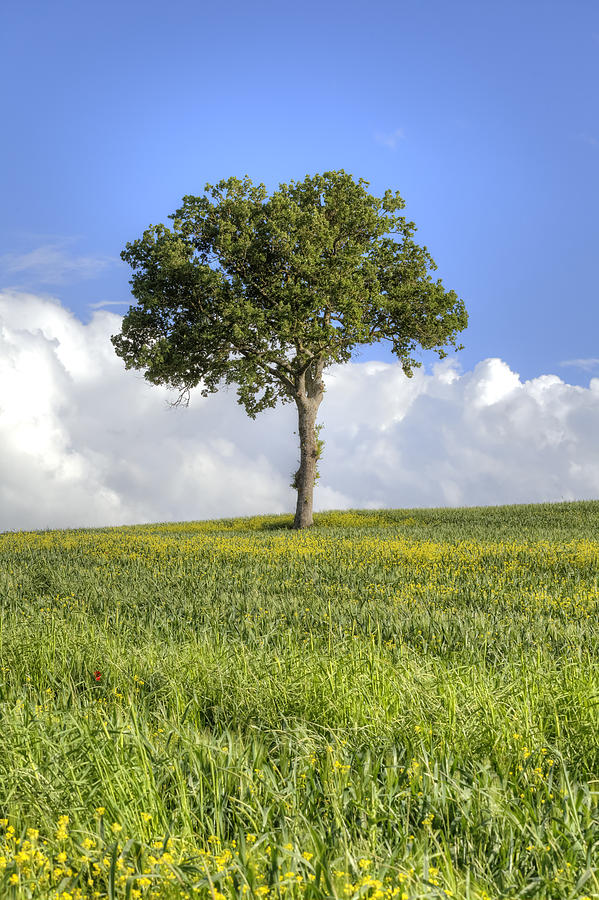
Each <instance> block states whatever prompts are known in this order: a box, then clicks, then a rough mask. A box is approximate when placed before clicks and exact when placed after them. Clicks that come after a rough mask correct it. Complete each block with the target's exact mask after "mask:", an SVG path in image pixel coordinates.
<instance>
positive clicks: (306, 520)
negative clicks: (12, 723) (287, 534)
mask: <svg viewBox="0 0 599 900" xmlns="http://www.w3.org/2000/svg"><path fill="white" fill-rule="evenodd" d="M296 402H297V409H298V413H299V436H300V467H299V469H298V471H297V473H296V484H297V506H296V509H295V520H294V522H293V527H294V528H309V527H310V525H313V524H314V521H313V519H312V503H313V496H314V481H315V476H316V463H317V460H318V451H317V447H316V430H315V426H316V413H317V412H318V407H319V406H320V400H318V401H317V400H316V399H306V398H297V399H296Z"/></svg>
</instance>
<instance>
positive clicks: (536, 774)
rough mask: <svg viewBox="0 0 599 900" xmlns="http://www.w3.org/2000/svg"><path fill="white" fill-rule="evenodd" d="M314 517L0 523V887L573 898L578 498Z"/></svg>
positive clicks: (590, 559) (594, 765) (583, 719)
mask: <svg viewBox="0 0 599 900" xmlns="http://www.w3.org/2000/svg"><path fill="white" fill-rule="evenodd" d="M314 518H315V526H314V528H312V529H310V530H308V531H305V532H299V533H298V532H295V531H293V530H292V529H291V528H290V526H291V523H292V517H291V516H262V517H252V518H248V519H234V520H220V521H217V522H214V521H212V522H191V523H184V522H183V523H168V524H156V525H146V526H132V527H123V528H109V529H91V530H76V531H75V530H73V531H47V532H30V533H22V532H21V533H5V534H3V535H0V599H1V607H0V609H1V614H0V715H1V723H0V728H1V746H0V820H1V822H2V823H3V824H2V825H0V834H2V833H3V835H4V837H1V836H0V897H2V898H3V897H7V898H10V897H15V898H16V897H31V898H37V897H52V898H60V900H78V898H83V897H97V898H107V897H111V898H116V897H123V898H125V897H130V898H132V900H137V898H142V897H161V898H162V897H164V898H179V897H207V898H208V897H210V898H214V900H222V898H223V897H224V898H233V897H242V896H247V897H256V898H258V897H279V896H284V897H290V898H295V897H305V898H324V897H327V898H328V897H331V898H332V897H337V898H357V897H373V898H377V900H378V898H391V897H397V898H400V900H408V898H409V900H412V898H429V897H430V898H444V897H448V896H449V897H454V898H469V900H470V898H471V900H484V898H492V900H494V898H500V897H501V898H504V897H505V898H508V897H509V898H516V897H523V898H525V897H526V898H569V900H570V898H571V900H582V898H583V897H599V873H598V864H597V860H598V858H599V740H598V737H599V656H598V649H599V646H598V645H599V627H598V621H597V604H598V601H599V542H598V540H597V535H598V530H597V526H598V525H599V502H593V501H589V502H581V503H564V504H542V505H537V506H514V507H494V508H476V509H438V510H429V509H425V510H379V511H359V510H357V511H349V512H346V513H339V512H332V513H321V514H316V515H315V517H314ZM61 817H62V818H61ZM65 817H68V819H67V818H65Z"/></svg>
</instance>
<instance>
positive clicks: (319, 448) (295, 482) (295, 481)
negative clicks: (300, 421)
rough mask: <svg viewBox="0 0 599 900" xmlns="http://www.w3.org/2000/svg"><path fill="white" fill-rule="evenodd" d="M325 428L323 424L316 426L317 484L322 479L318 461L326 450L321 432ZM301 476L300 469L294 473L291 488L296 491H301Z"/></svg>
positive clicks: (315, 476)
mask: <svg viewBox="0 0 599 900" xmlns="http://www.w3.org/2000/svg"><path fill="white" fill-rule="evenodd" d="M323 427H324V425H323V424H322V423H321V424H320V425H315V426H314V431H315V437H316V472H315V475H314V481H315V482H316V481H318V479H319V478H320V472H319V471H318V460H319V459H320V458H321V456H322V451H323V450H324V445H325V442H324V441H322V440H321V439H320V430H321V428H323ZM294 434H295V432H294ZM299 476H300V469H298V470H297V472H294V473H293V480H292V482H291V484H290V485H289V487H292V488H293V490H294V491H297V490H299Z"/></svg>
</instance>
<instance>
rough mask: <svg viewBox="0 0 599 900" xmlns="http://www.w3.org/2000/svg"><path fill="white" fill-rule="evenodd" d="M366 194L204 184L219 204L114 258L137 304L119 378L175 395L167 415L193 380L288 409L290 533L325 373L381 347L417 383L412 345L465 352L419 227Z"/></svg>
mask: <svg viewBox="0 0 599 900" xmlns="http://www.w3.org/2000/svg"><path fill="white" fill-rule="evenodd" d="M368 184H369V182H367V181H363V179H361V178H360V179H359V182H358V184H356V183H355V182H354V181H353V179H352V176H351V175H348V174H346V173H345V172H344V171H343V169H341V170H339V171H336V172H325V173H324V175H315V176H314V177H313V178H311V177H309V176H306V178H305V180H304V181H303V182H298V183H295V182H293V181H292V182H291V183H290V184H289V185H286V184H280V185H279V190H278V191H274V192H273V194H272V196H271V197H270V199H267V191H266V188H265V187H264V185H263V184H260V185H259V186H258V187H254V186H253V185H252V183H251V181H250V179H249V177H248V176H247V175H246V176H245V178H244V180H243V182H241V181H240V180H239V179H238V178H229V179H228V180H226V181H225V180H223V181H220V182H219V183H218V184H217V185H216V187H213V186H212V185H210V184H207V185H206V187H205V189H204V190H205V192H208V191H209V190H210V193H211V196H212V198H213V199H214V200H215V201H216V202H215V203H211V202H210V200H209V199H208V198H207V197H193V196H186V197H184V198H183V205H182V206H181V208H180V209H178V210H177V211H176V212H175V213H174V214H172V215H170V216H169V218H170V219H172V220H173V228H172V229H169V228H167V227H165V226H164V225H150V227H149V228H147V229H146V231H144V233H143V236H142V237H141V238H140V239H139V240H137V241H134V242H133V243H128V244H127V245H126V249H125V250H123V252H122V253H121V258H122V259H124V260H125V261H126V262H128V263H129V264H130V265H131V266H132V268H133V270H134V272H133V278H132V280H131V281H130V284H131V285H132V289H131V292H132V294H133V296H134V297H135V298H136V300H137V305H136V306H132V307H130V308H129V311H128V312H127V314H126V315H125V317H124V319H123V323H122V330H121V332H120V333H119V334H116V335H113V336H112V337H111V341H112V344H113V345H114V348H115V351H116V353H117V355H118V356H120V357H121V358H122V359H123V360H124V362H125V367H126V368H127V369H130V368H135V369H145V373H144V377H145V378H146V379H147V380H148V381H150V382H151V383H153V384H167V385H169V386H171V387H174V388H176V389H178V390H179V392H180V393H179V398H178V400H176V401H175V402H174V404H173V405H177V404H179V403H182V402H183V403H185V404H186V405H187V404H188V403H189V392H190V390H191V389H192V388H194V387H196V386H197V385H198V384H199V382H200V381H201V382H202V383H203V389H202V391H201V393H202V396H204V397H207V396H208V394H209V393H214V392H215V391H216V390H217V389H218V385H219V383H220V382H221V381H222V379H223V378H224V379H225V381H226V383H228V384H231V383H235V384H237V385H238V390H237V396H238V402H239V403H240V404H242V405H243V406H244V407H245V410H246V412H247V414H248V415H249V416H251V418H252V419H255V418H256V414H257V413H259V412H262V410H264V409H269V408H273V407H274V406H276V403H277V401H278V400H281V402H282V403H290V402H292V401H293V402H294V403H295V404H296V406H297V411H298V417H299V438H300V457H301V459H300V466H299V469H298V470H297V472H296V473H295V476H294V478H293V483H292V487H294V488H295V489H296V490H297V506H296V512H295V520H294V524H293V527H294V528H306V527H308V526H310V525H312V523H313V520H312V498H313V492H314V481H315V478H317V477H318V474H317V471H316V466H317V461H318V457H319V456H320V452H321V449H322V445H323V442H322V441H320V440H319V439H318V430H319V427H320V426H316V414H317V412H318V408H319V406H320V403H321V401H322V397H323V393H324V390H325V387H324V384H323V380H322V376H323V372H324V370H325V368H326V367H327V366H329V365H331V364H332V363H341V362H347V361H348V360H349V359H350V358H351V351H352V349H353V348H354V347H355V345H356V344H372V343H373V342H374V341H379V340H389V341H391V342H392V349H393V352H394V353H395V354H396V356H397V357H398V359H399V361H400V362H401V365H402V368H403V371H404V372H405V374H406V375H407V376H409V377H411V375H412V368H413V367H415V366H419V365H420V363H419V362H416V361H415V360H414V359H413V358H412V356H411V354H412V353H413V352H414V349H415V347H416V346H418V345H419V346H420V347H422V348H424V349H433V350H435V351H436V352H437V353H438V355H439V357H440V358H441V359H442V358H443V357H445V356H447V354H446V353H445V352H444V350H443V346H444V345H447V344H448V343H449V344H451V345H452V346H453V347H455V348H456V350H461V349H462V346H461V345H460V346H456V343H455V337H456V334H457V332H459V331H462V330H463V329H464V328H465V327H466V324H467V321H468V314H467V312H466V309H465V307H464V304H463V302H462V301H461V300H459V299H458V297H457V295H456V294H455V293H454V291H447V292H446V291H445V290H444V289H443V286H442V283H441V281H440V280H438V281H433V280H432V279H431V277H430V275H429V274H428V271H429V270H433V269H436V268H437V267H436V265H435V263H434V261H433V259H432V257H431V256H430V255H429V253H428V252H427V248H426V247H424V246H423V247H419V246H418V245H417V244H416V243H414V241H413V240H412V236H413V234H414V232H415V230H416V226H415V224H414V223H413V222H407V221H406V219H405V218H404V217H403V216H398V215H394V213H395V211H396V210H400V209H403V208H404V206H405V204H404V201H403V200H402V199H401V197H400V195H399V193H395V194H392V193H391V191H386V192H385V195H384V197H383V199H382V200H381V199H379V198H377V197H374V196H372V195H370V194H368V193H367V192H366V191H365V189H364V187H363V186H362V185H368ZM388 234H392V235H399V241H398V242H396V241H394V240H392V239H390V238H389V237H385V236H384V235H388ZM262 390H263V393H262V395H261V396H260V397H258V394H259V392H261V391H262Z"/></svg>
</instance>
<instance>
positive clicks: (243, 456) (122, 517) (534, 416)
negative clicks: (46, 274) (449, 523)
mask: <svg viewBox="0 0 599 900" xmlns="http://www.w3.org/2000/svg"><path fill="white" fill-rule="evenodd" d="M120 323H121V316H119V315H117V314H115V313H113V312H109V311H107V310H97V311H96V312H95V313H94V315H93V317H92V319H91V321H90V322H89V324H87V325H84V324H82V322H80V321H79V320H78V319H77V317H76V316H74V315H73V314H72V313H71V312H69V311H68V310H67V309H65V308H64V307H63V306H62V305H61V303H60V302H59V301H58V300H55V301H51V300H48V299H47V298H41V297H38V296H35V295H33V294H27V293H24V292H20V291H6V292H4V293H0V530H12V529H35V528H47V527H52V528H63V527H83V526H94V525H118V524H126V523H134V522H159V521H182V520H191V519H206V518H220V517H224V516H243V515H251V514H255V513H269V512H270V513H282V512H289V513H290V512H292V511H293V510H294V507H295V497H296V494H295V491H293V489H292V488H291V487H290V486H289V482H290V481H291V476H292V473H293V472H294V471H295V469H296V468H297V461H298V455H299V450H298V445H297V435H295V434H294V431H297V415H296V410H295V407H294V406H293V405H285V406H279V407H277V408H276V409H274V410H267V411H266V412H264V413H262V414H260V415H258V416H257V418H256V419H255V420H252V419H249V418H248V417H247V415H246V414H245V411H244V409H243V407H241V406H239V405H238V404H237V397H236V393H235V388H234V386H230V387H227V386H223V388H222V389H221V390H220V391H219V392H218V393H216V394H211V395H210V396H209V397H206V398H205V397H202V396H201V394H200V393H199V390H196V391H195V392H192V395H191V403H190V406H189V408H187V409H185V408H178V409H171V408H169V406H168V400H172V399H175V397H176V392H173V391H168V390H167V389H166V388H159V387H156V386H153V385H150V384H148V383H147V382H146V381H145V380H144V378H143V375H142V373H140V372H135V371H129V372H127V371H126V370H125V368H124V365H123V363H122V361H121V360H120V359H119V358H118V357H117V356H116V355H115V353H114V350H113V348H112V344H111V343H110V340H109V338H110V335H111V334H114V333H116V332H118V331H119V330H120ZM325 384H326V388H327V390H326V393H325V396H324V400H323V403H322V405H321V407H320V414H319V417H318V421H319V422H323V423H324V428H323V430H322V432H321V438H323V439H324V441H325V448H324V454H323V458H322V460H321V462H320V464H319V469H320V473H321V477H320V480H319V481H318V482H317V485H316V488H315V495H314V498H315V504H314V505H315V510H319V509H347V508H366V509H368V508H369V509H375V508H384V507H387V508H393V507H416V506H461V505H464V506H466V505H479V504H480V505H485V504H499V503H520V502H522V503H524V502H541V501H551V500H574V499H587V498H596V497H599V458H598V457H597V452H596V448H597V446H599V378H593V379H591V381H590V384H589V387H588V388H582V387H578V386H575V385H569V384H567V383H565V382H564V381H562V380H561V379H560V378H558V377H557V376H556V375H541V376H540V377H538V378H534V379H532V380H530V381H524V382H523V381H521V380H520V377H519V376H518V374H517V373H515V372H513V371H511V369H510V368H509V366H508V365H507V364H506V363H505V362H503V361H502V360H500V359H486V360H483V361H481V362H480V363H478V365H477V366H475V368H474V370H473V371H470V372H464V373H462V372H461V371H460V368H459V364H458V363H457V361H456V360H455V359H446V360H444V361H443V362H440V363H438V364H437V365H435V366H434V367H433V371H432V372H431V373H427V372H423V371H422V370H416V371H415V374H414V377H413V378H412V379H408V378H406V377H405V375H404V374H403V373H402V371H401V367H400V366H399V364H388V363H383V362H365V363H359V362H358V363H354V362H350V363H347V364H345V365H335V366H331V367H330V368H329V369H327V370H326V371H325Z"/></svg>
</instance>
